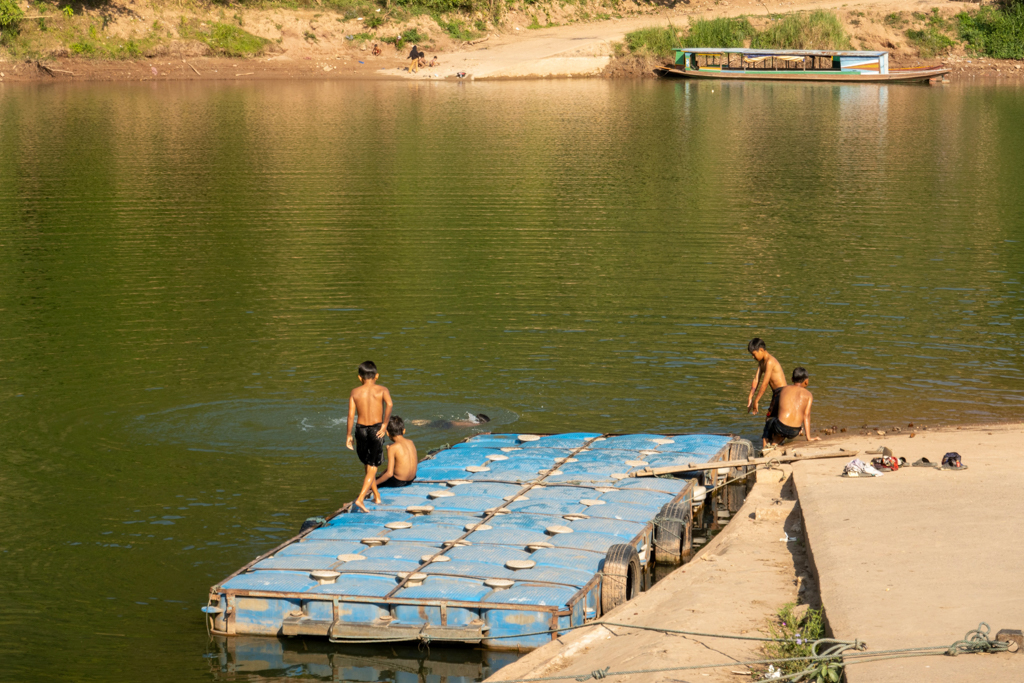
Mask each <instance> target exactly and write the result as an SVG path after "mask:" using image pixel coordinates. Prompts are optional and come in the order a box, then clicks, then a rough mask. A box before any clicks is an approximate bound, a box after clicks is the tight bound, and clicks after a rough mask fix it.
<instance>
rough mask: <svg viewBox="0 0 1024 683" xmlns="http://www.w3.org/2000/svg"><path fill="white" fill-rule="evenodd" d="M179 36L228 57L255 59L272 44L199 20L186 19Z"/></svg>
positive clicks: (227, 25) (237, 30) (236, 27)
mask: <svg viewBox="0 0 1024 683" xmlns="http://www.w3.org/2000/svg"><path fill="white" fill-rule="evenodd" d="M178 35H180V36H181V37H182V38H188V39H192V40H198V41H200V42H203V43H206V44H207V45H208V46H209V47H210V49H211V50H213V51H214V52H215V53H217V54H221V55H224V56H227V57H255V56H256V55H259V54H262V53H263V51H264V50H265V49H266V47H267V44H268V43H269V42H270V41H269V40H267V39H266V38H260V37H259V36H254V35H253V34H251V33H249V32H248V31H246V30H245V29H243V28H240V27H238V26H232V25H231V24H221V23H219V22H210V23H208V24H205V25H204V23H203V22H200V21H198V20H197V19H192V20H191V21H186V20H185V18H184V17H182V18H181V23H180V24H179V25H178ZM314 38H315V36H314Z"/></svg>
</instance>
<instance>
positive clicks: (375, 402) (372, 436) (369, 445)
mask: <svg viewBox="0 0 1024 683" xmlns="http://www.w3.org/2000/svg"><path fill="white" fill-rule="evenodd" d="M379 377H380V373H378V372H377V366H376V365H374V364H373V361H372V360H368V361H366V362H365V363H360V364H359V381H360V382H361V384H360V386H358V387H356V388H355V389H353V390H352V393H351V394H350V395H349V397H348V422H346V423H345V447H346V448H348V449H349V450H350V451H351V450H353V448H352V423H353V421H354V420H355V417H356V413H359V422H357V423H356V425H355V427H356V433H355V442H356V443H355V452H356V455H358V456H359V461H360V462H361V463H363V465H365V466H366V476H364V477H363V488H362V489H360V490H359V495H358V496H357V497H356V499H355V501H354V503H355V506H356V507H357V508H359V509H360V510H362V511H363V512H369V510H367V509H366V506H365V505H363V500H364V499H365V498H366V494H367V493H368V492H369V491H370V490H371V489H372V490H373V500H374V502H375V503H377V504H378V505H380V494H379V493H378V492H377V468H378V467H380V466H381V464H383V462H384V434H385V433H387V428H386V427H385V426H384V425H386V424H388V420H390V419H391V406H392V403H391V392H390V391H388V390H387V387H382V386H380V385H379V384H377V379H378V378H379Z"/></svg>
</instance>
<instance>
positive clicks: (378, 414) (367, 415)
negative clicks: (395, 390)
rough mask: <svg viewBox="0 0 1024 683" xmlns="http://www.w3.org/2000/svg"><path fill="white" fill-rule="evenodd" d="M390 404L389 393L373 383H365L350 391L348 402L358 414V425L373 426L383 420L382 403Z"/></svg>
mask: <svg viewBox="0 0 1024 683" xmlns="http://www.w3.org/2000/svg"><path fill="white" fill-rule="evenodd" d="M385 401H386V402H388V403H390V402H391V392H389V391H388V388H387V387H382V386H380V385H379V384H376V383H374V382H367V383H365V384H362V385H360V386H358V387H356V388H355V389H353V390H352V393H351V394H350V395H349V402H350V403H352V404H354V405H355V409H356V413H358V414H359V419H358V424H361V425H375V424H379V423H381V422H382V421H383V420H384V403H385Z"/></svg>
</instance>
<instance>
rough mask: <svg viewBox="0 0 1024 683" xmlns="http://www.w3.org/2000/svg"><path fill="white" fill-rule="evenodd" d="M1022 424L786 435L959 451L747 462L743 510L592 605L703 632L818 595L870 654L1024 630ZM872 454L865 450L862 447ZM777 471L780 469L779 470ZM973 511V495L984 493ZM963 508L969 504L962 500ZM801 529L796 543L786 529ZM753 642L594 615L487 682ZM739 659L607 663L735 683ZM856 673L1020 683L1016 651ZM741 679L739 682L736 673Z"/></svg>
mask: <svg viewBox="0 0 1024 683" xmlns="http://www.w3.org/2000/svg"><path fill="white" fill-rule="evenodd" d="M1021 438H1024V424H1010V425H992V426H987V425H979V426H973V427H959V428H957V427H951V428H945V429H938V430H931V431H928V432H926V433H920V434H918V435H917V436H916V437H911V436H910V435H909V434H898V435H886V436H884V437H882V436H878V435H870V436H866V435H851V436H842V437H830V438H827V439H825V440H824V441H822V442H816V443H814V444H806V442H799V441H798V442H795V443H794V444H793V445H792V446H791V447H790V450H799V452H801V453H802V454H806V455H811V454H813V453H814V452H816V451H817V452H821V451H823V450H835V449H836V448H837V447H842V448H844V449H846V450H851V451H852V450H859V451H861V454H860V455H859V456H858V457H861V458H863V457H864V451H865V450H868V449H873V448H875V447H878V446H882V445H884V446H888V447H889V448H891V449H893V451H894V452H895V454H896V455H897V456H901V457H905V458H907V460H908V462H913V461H916V460H918V459H919V458H921V457H927V458H928V459H929V460H931V461H933V462H936V461H939V460H941V457H942V455H943V453H945V452H947V451H957V452H959V453H960V454H961V455H962V456H963V460H964V463H965V464H966V465H968V469H967V470H965V471H962V472H955V471H941V470H936V469H931V468H915V467H908V468H907V469H905V470H904V469H901V470H900V471H898V472H893V473H887V474H885V475H883V476H882V477H880V478H858V479H849V478H844V477H841V476H839V474H840V472H841V471H842V467H843V465H844V464H845V462H846V461H845V459H843V458H834V459H826V460H817V461H808V462H797V463H794V464H793V465H792V466H791V467H790V466H783V469H782V474H781V476H780V475H779V473H778V472H777V471H773V470H762V471H759V472H758V475H757V476H758V478H757V483H756V484H755V485H754V487H753V489H752V490H751V492H750V494H749V495H748V497H747V500H746V501H745V503H744V505H743V507H742V508H741V509H740V511H739V512H738V513H737V514H736V515H735V516H734V517H733V520H732V521H731V522H730V523H729V524H728V525H727V526H726V528H725V530H724V531H723V532H722V533H721V534H719V535H718V536H717V537H716V538H715V539H714V540H713V541H712V542H710V543H709V544H708V545H707V546H706V547H705V548H703V549H702V550H701V551H700V552H699V553H697V554H696V555H695V556H694V558H693V560H692V561H691V562H690V563H688V564H686V565H684V566H683V567H681V568H679V569H678V570H676V571H675V572H673V573H672V574H670V575H669V576H667V577H665V578H664V579H662V580H661V581H660V582H659V583H657V584H656V585H655V586H654V587H653V588H652V589H651V590H650V591H648V592H646V593H643V594H642V595H640V596H639V597H638V598H636V599H635V600H633V601H631V602H629V603H627V604H625V605H622V606H621V607H619V608H617V609H616V610H614V611H612V612H611V613H609V615H607V617H603V619H604V620H606V621H613V622H617V623H627V624H637V625H641V626H653V627H657V628H667V629H680V630H689V631H698V632H704V633H722V634H735V635H744V634H746V635H763V629H764V627H765V623H766V621H767V620H768V619H769V618H771V617H772V616H773V615H774V614H775V613H776V611H777V610H778V609H779V608H780V607H782V605H783V604H785V603H786V602H798V603H800V604H807V605H809V606H810V607H818V606H819V605H820V606H822V607H823V608H824V613H825V618H826V620H827V623H828V625H829V628H830V631H831V635H832V636H833V637H835V638H837V639H839V640H849V641H852V640H854V639H859V640H861V641H863V642H866V643H867V645H868V648H869V649H868V652H870V651H871V650H883V649H890V648H903V647H919V646H937V645H947V646H948V645H950V644H952V643H953V642H954V641H956V640H959V639H960V638H963V637H964V634H965V632H966V631H968V630H969V629H973V628H976V627H977V626H978V623H979V622H982V621H985V622H987V623H988V624H989V625H990V626H991V627H992V633H991V635H992V636H994V635H995V633H996V632H997V631H998V630H999V629H1003V628H1014V629H1019V628H1024V623H1022V622H1021V615H1022V614H1024V596H1022V595H1021V593H1020V590H1019V556H1020V553H1019V549H1018V548H1017V547H1016V544H1015V543H1014V542H1013V540H1012V539H1013V538H1015V536H1016V534H1015V530H1016V529H1017V528H1018V527H1019V526H1020V524H1021V523H1022V522H1024V503H1022V502H1021V500H1020V496H1019V491H1020V490H1021V487H1022V486H1024V473H1022V470H1021V468H1020V464H1021V463H1020V455H1019V451H1020V449H1019V443H1020V440H1021ZM867 457H870V456H867ZM780 479H781V480H782V481H780ZM982 501H984V503H983V506H982V507H981V508H978V509H975V508H973V506H972V504H974V503H981V502H982ZM972 510H973V511H972ZM793 536H797V537H798V538H799V539H800V540H799V541H797V542H788V541H787V542H783V541H781V539H782V538H791V537H793ZM762 656H763V655H762V654H761V652H760V648H759V644H758V643H757V642H754V641H743V640H722V639H715V638H706V637H699V636H683V635H673V634H662V633H657V632H654V631H633V630H630V629H624V628H620V627H605V626H596V627H594V628H593V629H581V630H579V631H574V632H572V633H569V634H568V635H566V636H565V637H563V638H560V639H559V640H557V641H553V642H552V643H550V644H548V645H546V646H544V647H542V648H539V649H538V650H535V651H533V652H531V653H529V654H527V655H526V656H524V657H523V658H522V659H520V660H519V661H517V662H516V663H514V664H512V665H509V666H507V667H505V668H504V669H502V670H500V671H498V672H497V673H496V674H494V675H493V676H492V677H491V678H490V679H488V682H489V683H497V682H499V681H509V680H519V679H530V678H539V677H545V676H563V675H564V676H566V677H570V678H569V680H571V677H575V676H580V675H586V674H588V673H590V672H593V671H596V670H602V669H605V667H610V671H609V675H610V674H611V673H613V672H614V671H616V670H619V671H623V670H626V671H628V670H637V669H659V668H670V667H686V666H699V665H707V664H712V663H720V662H726V661H730V660H732V661H734V662H740V661H751V660H756V659H761V658H762ZM747 673H749V670H748V669H747V668H746V667H743V666H739V665H730V666H727V667H721V668H715V669H699V670H691V671H679V670H677V671H667V672H660V673H647V674H634V675H616V676H615V678H614V680H617V681H636V682H637V683H639V682H640V681H645V682H647V681H665V682H666V683H667V682H668V681H673V680H680V676H682V677H684V678H685V680H708V681H736V680H744V679H739V678H738V674H739V675H746V674H747ZM846 676H847V679H846V680H849V681H850V682H851V683H860V682H861V681H905V680H918V681H935V682H936V683H947V682H949V683H952V682H954V681H964V680H986V681H1007V682H1009V681H1017V680H1021V678H1022V676H1024V656H1021V655H1020V654H1008V653H1004V654H994V655H963V656H960V657H948V656H943V655H941V654H940V655H936V656H929V657H914V658H904V659H891V660H887V661H879V662H873V663H863V664H861V663H858V664H856V665H850V666H849V667H848V668H847V670H846ZM745 680H750V679H745Z"/></svg>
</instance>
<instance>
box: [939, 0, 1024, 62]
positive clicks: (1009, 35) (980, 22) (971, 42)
mask: <svg viewBox="0 0 1024 683" xmlns="http://www.w3.org/2000/svg"><path fill="white" fill-rule="evenodd" d="M956 24H957V31H958V33H959V35H960V39H961V40H963V41H965V42H966V43H967V45H968V47H969V50H970V52H971V53H973V54H975V55H985V56H986V57H993V58H995V59H1024V4H1021V3H1017V4H1016V5H1014V6H1012V7H1006V8H1003V9H994V8H992V7H982V8H981V9H979V10H978V11H977V12H974V13H973V14H970V13H967V12H961V13H960V14H958V15H956Z"/></svg>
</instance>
